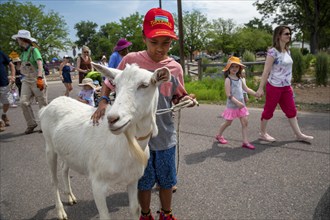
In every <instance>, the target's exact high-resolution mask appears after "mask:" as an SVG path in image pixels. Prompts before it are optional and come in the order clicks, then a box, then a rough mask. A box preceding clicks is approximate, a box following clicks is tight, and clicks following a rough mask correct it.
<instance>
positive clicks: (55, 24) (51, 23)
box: [0, 0, 72, 60]
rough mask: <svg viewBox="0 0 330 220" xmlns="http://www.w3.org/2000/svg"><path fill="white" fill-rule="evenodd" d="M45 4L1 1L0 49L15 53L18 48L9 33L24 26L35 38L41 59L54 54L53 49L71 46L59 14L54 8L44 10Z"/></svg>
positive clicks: (64, 48) (64, 24) (65, 26)
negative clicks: (47, 11)
mask: <svg viewBox="0 0 330 220" xmlns="http://www.w3.org/2000/svg"><path fill="white" fill-rule="evenodd" d="M44 8H45V6H44V5H33V4H32V3H31V2H21V1H15V0H9V1H5V2H4V1H1V4H0V11H1V13H0V21H1V22H0V23H1V24H0V25H1V31H0V42H1V49H2V50H3V51H4V52H5V53H6V54H9V53H10V52H11V51H16V52H18V53H20V52H19V50H20V48H19V46H18V44H17V43H16V42H14V41H13V40H12V39H11V36H12V35H14V34H17V33H18V30H21V29H25V30H28V31H30V32H31V36H32V37H33V38H35V39H36V40H37V41H38V46H39V50H40V52H41V54H42V56H43V58H44V59H46V60H48V58H49V57H53V56H55V55H56V54H55V51H57V50H66V49H68V48H71V46H72V42H70V40H69V39H68V28H67V24H66V22H65V20H64V19H63V17H62V16H60V15H59V14H58V13H56V12H54V11H50V12H49V13H45V12H44Z"/></svg>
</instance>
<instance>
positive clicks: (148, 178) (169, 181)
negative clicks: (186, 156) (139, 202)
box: [138, 146, 177, 190]
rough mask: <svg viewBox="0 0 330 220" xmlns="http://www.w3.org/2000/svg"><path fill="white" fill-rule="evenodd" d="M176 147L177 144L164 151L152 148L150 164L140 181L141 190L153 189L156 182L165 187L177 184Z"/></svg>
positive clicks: (169, 187)
mask: <svg viewBox="0 0 330 220" xmlns="http://www.w3.org/2000/svg"><path fill="white" fill-rule="evenodd" d="M175 149H176V146H174V147H172V148H170V149H167V150H162V151H152V150H150V158H149V160H148V165H147V167H146V169H145V170H144V174H143V176H142V177H141V179H140V180H139V183H138V189H139V190H151V189H152V187H153V186H154V185H155V183H157V184H158V185H159V186H160V187H161V188H163V189H171V188H172V187H173V186H175V185H176V183H177V179H176V167H175Z"/></svg>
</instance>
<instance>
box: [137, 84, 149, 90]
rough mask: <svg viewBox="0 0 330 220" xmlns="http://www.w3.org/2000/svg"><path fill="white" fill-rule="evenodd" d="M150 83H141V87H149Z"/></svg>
mask: <svg viewBox="0 0 330 220" xmlns="http://www.w3.org/2000/svg"><path fill="white" fill-rule="evenodd" d="M148 86H149V84H148V83H142V84H140V85H139V89H145V88H148Z"/></svg>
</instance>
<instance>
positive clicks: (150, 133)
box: [135, 130, 152, 141]
mask: <svg viewBox="0 0 330 220" xmlns="http://www.w3.org/2000/svg"><path fill="white" fill-rule="evenodd" d="M151 135H152V130H150V132H149V133H148V134H147V135H146V136H143V137H135V138H136V140H138V141H143V140H145V139H147V138H149V137H150V136H151Z"/></svg>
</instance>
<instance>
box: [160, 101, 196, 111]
mask: <svg viewBox="0 0 330 220" xmlns="http://www.w3.org/2000/svg"><path fill="white" fill-rule="evenodd" d="M193 104H195V105H197V106H199V103H198V102H197V100H196V99H188V100H185V101H183V102H179V103H178V104H176V105H173V106H172V107H171V108H165V109H158V110H157V112H156V115H162V114H165V113H169V112H177V111H179V110H180V109H183V108H187V107H189V106H191V105H193Z"/></svg>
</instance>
